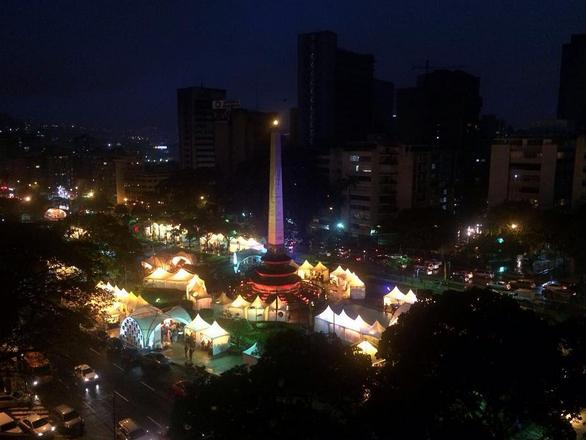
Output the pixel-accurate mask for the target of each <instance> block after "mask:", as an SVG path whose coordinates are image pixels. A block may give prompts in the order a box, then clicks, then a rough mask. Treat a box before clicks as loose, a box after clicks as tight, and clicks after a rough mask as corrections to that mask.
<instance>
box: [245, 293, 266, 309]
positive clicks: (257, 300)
mask: <svg viewBox="0 0 586 440" xmlns="http://www.w3.org/2000/svg"><path fill="white" fill-rule="evenodd" d="M249 307H250V308H252V309H265V308H266V307H267V306H266V304H265V303H263V302H262V299H260V295H258V296H257V297H256V298H255V299H254V301H252V302H251V303H250V306H249Z"/></svg>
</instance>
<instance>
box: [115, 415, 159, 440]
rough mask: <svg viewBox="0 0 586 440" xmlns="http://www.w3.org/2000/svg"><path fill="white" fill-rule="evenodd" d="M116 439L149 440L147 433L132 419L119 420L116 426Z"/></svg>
mask: <svg viewBox="0 0 586 440" xmlns="http://www.w3.org/2000/svg"><path fill="white" fill-rule="evenodd" d="M116 438H117V439H119V440H150V438H151V437H150V436H149V432H148V431H147V430H145V429H144V428H142V427H140V426H139V424H138V423H136V422H135V421H134V420H132V419H124V420H120V421H119V422H118V424H117V425H116Z"/></svg>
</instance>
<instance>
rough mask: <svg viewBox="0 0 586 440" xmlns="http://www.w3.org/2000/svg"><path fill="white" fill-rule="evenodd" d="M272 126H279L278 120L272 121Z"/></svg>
mask: <svg viewBox="0 0 586 440" xmlns="http://www.w3.org/2000/svg"><path fill="white" fill-rule="evenodd" d="M273 125H274V126H275V127H276V126H277V125H279V120H278V119H274V120H273Z"/></svg>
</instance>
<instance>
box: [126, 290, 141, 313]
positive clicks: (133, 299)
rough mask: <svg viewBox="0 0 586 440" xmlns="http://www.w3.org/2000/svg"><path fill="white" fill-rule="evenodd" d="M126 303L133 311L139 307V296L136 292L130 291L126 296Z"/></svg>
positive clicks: (128, 308)
mask: <svg viewBox="0 0 586 440" xmlns="http://www.w3.org/2000/svg"><path fill="white" fill-rule="evenodd" d="M124 304H125V305H126V309H127V310H128V312H129V313H132V312H133V311H134V309H137V308H138V297H137V296H136V295H135V294H134V293H132V292H130V293H129V294H128V296H127V297H126V300H124Z"/></svg>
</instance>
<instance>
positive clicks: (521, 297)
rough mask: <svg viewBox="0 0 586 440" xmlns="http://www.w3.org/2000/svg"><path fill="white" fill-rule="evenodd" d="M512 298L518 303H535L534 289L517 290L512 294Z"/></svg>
mask: <svg viewBox="0 0 586 440" xmlns="http://www.w3.org/2000/svg"><path fill="white" fill-rule="evenodd" d="M513 298H515V299H516V300H518V301H529V302H533V301H535V290H534V289H517V290H515V292H514V293H513Z"/></svg>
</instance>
